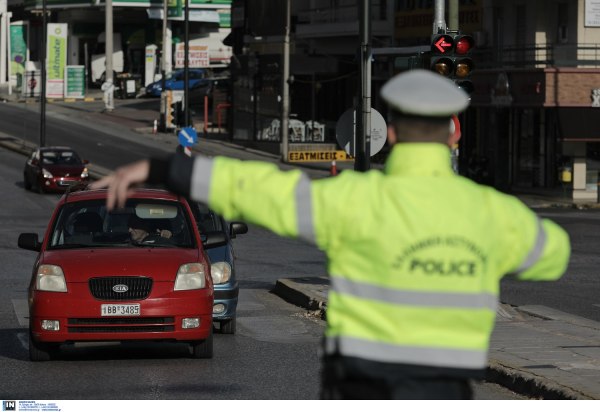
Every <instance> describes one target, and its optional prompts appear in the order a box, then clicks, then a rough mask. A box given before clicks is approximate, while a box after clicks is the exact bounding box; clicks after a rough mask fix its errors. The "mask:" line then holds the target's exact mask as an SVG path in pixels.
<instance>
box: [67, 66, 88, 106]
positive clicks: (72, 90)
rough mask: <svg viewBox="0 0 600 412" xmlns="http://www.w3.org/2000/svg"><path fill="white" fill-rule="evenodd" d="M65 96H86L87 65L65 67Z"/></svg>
mask: <svg viewBox="0 0 600 412" xmlns="http://www.w3.org/2000/svg"><path fill="white" fill-rule="evenodd" d="M65 97H70V98H73V97H74V98H80V99H81V98H83V97H85V66H67V67H66V68H65Z"/></svg>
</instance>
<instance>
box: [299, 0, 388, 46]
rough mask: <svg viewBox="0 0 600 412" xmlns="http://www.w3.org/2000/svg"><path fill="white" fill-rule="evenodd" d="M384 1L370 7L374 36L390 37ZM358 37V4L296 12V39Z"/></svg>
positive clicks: (374, 3) (380, 0) (377, 0)
mask: <svg viewBox="0 0 600 412" xmlns="http://www.w3.org/2000/svg"><path fill="white" fill-rule="evenodd" d="M387 3H388V1H386V0H374V1H373V3H372V5H371V18H372V20H371V21H372V26H371V29H372V32H373V35H374V36H390V35H391V28H390V22H389V21H388V20H387V14H388V13H387ZM351 35H358V4H356V5H352V6H340V7H327V8H320V9H310V10H303V11H300V12H298V23H297V25H296V37H299V38H317V37H336V36H351Z"/></svg>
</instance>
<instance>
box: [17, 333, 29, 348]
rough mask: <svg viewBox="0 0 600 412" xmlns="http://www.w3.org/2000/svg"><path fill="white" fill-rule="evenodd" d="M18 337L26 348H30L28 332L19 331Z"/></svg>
mask: <svg viewBox="0 0 600 412" xmlns="http://www.w3.org/2000/svg"><path fill="white" fill-rule="evenodd" d="M17 338H19V342H21V345H23V347H24V348H25V350H29V336H27V334H26V333H17Z"/></svg>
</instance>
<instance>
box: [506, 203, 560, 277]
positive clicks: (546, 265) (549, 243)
mask: <svg viewBox="0 0 600 412" xmlns="http://www.w3.org/2000/svg"><path fill="white" fill-rule="evenodd" d="M505 207H506V210H505V213H504V214H503V215H504V216H505V219H506V223H507V225H506V226H505V228H506V230H507V232H506V242H507V247H506V249H505V251H506V253H507V255H506V267H505V272H504V273H507V274H508V275H509V276H510V277H512V278H515V279H518V280H556V279H558V278H559V277H561V276H562V274H563V273H564V272H565V271H566V269H567V265H568V263H569V257H570V255H571V245H570V241H569V235H568V234H567V232H565V231H564V229H562V228H561V227H560V226H558V225H557V224H556V223H554V222H552V221H551V220H548V219H541V218H539V217H538V216H537V215H536V214H535V213H533V212H532V211H531V210H530V209H529V208H527V207H526V206H525V205H524V204H522V203H521V202H520V201H519V200H517V199H516V198H510V200H509V201H508V202H507V204H505Z"/></svg>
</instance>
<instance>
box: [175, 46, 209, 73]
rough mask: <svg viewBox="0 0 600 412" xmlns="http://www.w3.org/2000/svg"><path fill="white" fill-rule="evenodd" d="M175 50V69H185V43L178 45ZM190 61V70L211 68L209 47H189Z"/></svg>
mask: <svg viewBox="0 0 600 412" xmlns="http://www.w3.org/2000/svg"><path fill="white" fill-rule="evenodd" d="M175 50H176V53H175V57H176V59H175V67H177V68H180V67H183V66H184V65H185V61H184V60H185V43H177V47H176V49H175ZM188 59H189V67H190V69H199V68H202V67H209V66H210V56H209V53H208V46H189V52H188Z"/></svg>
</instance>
